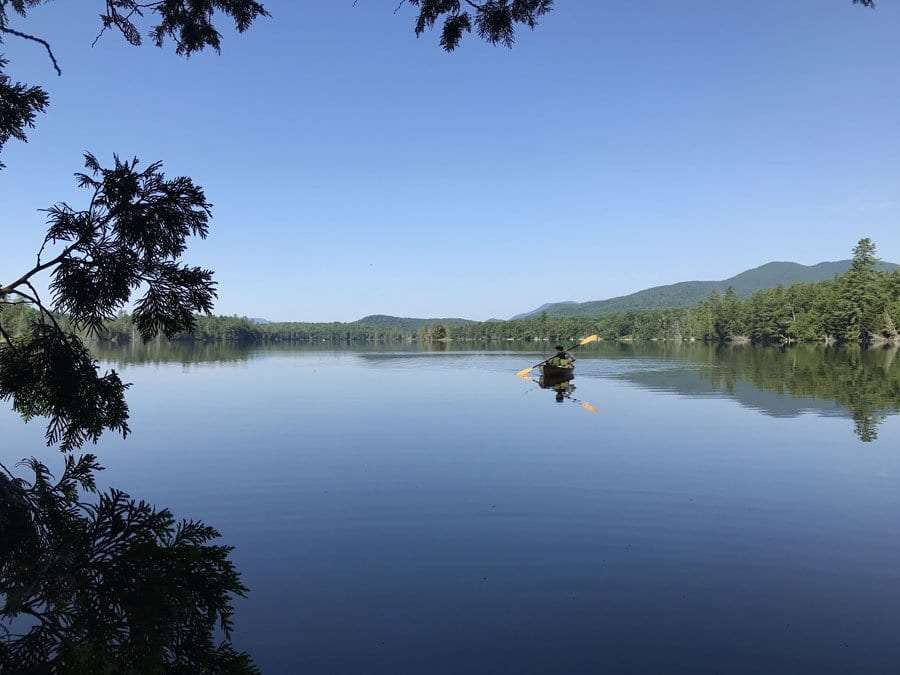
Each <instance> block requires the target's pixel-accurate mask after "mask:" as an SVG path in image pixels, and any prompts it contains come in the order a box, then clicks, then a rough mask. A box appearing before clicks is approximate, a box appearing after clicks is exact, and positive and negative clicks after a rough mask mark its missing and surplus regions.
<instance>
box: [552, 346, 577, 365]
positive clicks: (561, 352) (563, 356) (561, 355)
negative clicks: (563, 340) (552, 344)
mask: <svg viewBox="0 0 900 675" xmlns="http://www.w3.org/2000/svg"><path fill="white" fill-rule="evenodd" d="M547 365H548V366H553V367H554V368H574V367H575V357H574V356H572V355H571V354H569V352H567V351H566V348H565V347H563V346H562V345H556V355H555V356H554V357H553V358H551V359H550V360H549V361H547Z"/></svg>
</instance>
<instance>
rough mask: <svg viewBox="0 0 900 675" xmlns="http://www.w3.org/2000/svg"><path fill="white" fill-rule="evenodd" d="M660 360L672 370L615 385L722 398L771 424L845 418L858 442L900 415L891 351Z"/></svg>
mask: <svg viewBox="0 0 900 675" xmlns="http://www.w3.org/2000/svg"><path fill="white" fill-rule="evenodd" d="M629 352H630V353H629ZM642 352H643V353H644V354H646V350H643V349H635V350H626V351H625V352H623V353H621V354H620V355H631V356H640V355H641V353H642ZM647 355H649V354H647ZM661 355H666V356H669V357H672V358H673V359H677V360H673V362H672V365H671V366H668V365H663V366H662V367H659V368H654V369H639V370H632V371H629V372H625V373H620V374H617V375H615V376H614V377H615V378H616V379H620V380H623V381H626V382H629V383H631V384H635V385H637V386H640V387H643V388H647V389H651V390H653V391H659V392H668V393H674V394H679V395H682V396H690V397H717V398H720V397H722V396H723V395H726V396H728V397H730V398H733V399H734V400H736V401H738V402H739V403H740V404H741V405H744V406H746V407H748V408H751V409H753V410H758V411H759V412H761V413H763V414H765V415H770V416H773V417H796V416H798V415H802V414H804V413H815V414H819V415H823V416H838V417H849V418H851V419H852V420H853V423H854V429H855V432H856V434H857V436H859V438H860V440H862V441H864V442H869V441H873V440H875V439H876V438H877V437H878V427H879V425H880V424H881V423H882V422H883V421H884V419H885V418H886V417H887V416H888V415H891V414H896V413H897V412H900V360H898V359H897V358H896V357H897V349H896V348H891V349H870V350H861V349H858V348H832V347H820V346H813V345H800V346H795V347H786V348H782V349H775V348H758V347H752V346H745V345H734V346H720V347H714V346H707V345H684V346H683V347H682V348H677V347H676V348H668V349H667V348H657V349H656V350H655V351H654V353H653V356H656V357H659V356H661Z"/></svg>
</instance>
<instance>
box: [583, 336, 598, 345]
mask: <svg viewBox="0 0 900 675" xmlns="http://www.w3.org/2000/svg"><path fill="white" fill-rule="evenodd" d="M599 339H600V336H599V335H588V336H587V337H586V338H584V339H583V340H581V341H580V342H579V343H578V345H579V346H584V345H589V344H591V343H592V342H597V340H599Z"/></svg>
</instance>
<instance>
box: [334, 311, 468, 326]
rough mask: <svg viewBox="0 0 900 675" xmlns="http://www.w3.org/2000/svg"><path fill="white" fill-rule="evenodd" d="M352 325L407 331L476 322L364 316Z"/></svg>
mask: <svg viewBox="0 0 900 675" xmlns="http://www.w3.org/2000/svg"><path fill="white" fill-rule="evenodd" d="M351 323H352V324H354V325H360V326H385V327H387V326H390V327H397V328H403V329H406V330H418V329H419V328H423V327H425V326H433V325H435V324H438V323H439V324H442V325H444V326H458V325H460V324H464V323H474V321H472V320H470V319H414V318H410V317H404V316H388V315H386V314H370V315H369V316H364V317H363V318H361V319H360V320H359V321H353V322H351Z"/></svg>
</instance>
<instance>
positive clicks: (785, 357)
mask: <svg viewBox="0 0 900 675" xmlns="http://www.w3.org/2000/svg"><path fill="white" fill-rule="evenodd" d="M93 350H94V353H95V355H96V356H97V358H99V359H100V360H101V361H105V362H108V363H112V364H115V365H116V366H124V365H128V364H162V363H180V364H182V365H184V366H190V365H191V364H200V363H222V364H240V363H245V362H249V361H252V360H253V359H255V358H260V357H263V356H268V355H273V354H279V353H284V354H297V353H309V352H322V353H335V352H346V353H348V354H353V355H354V357H355V358H356V360H357V362H358V363H361V364H364V365H366V366H370V367H373V368H384V367H388V366H396V367H404V368H417V367H418V366H420V365H421V364H422V361H421V360H422V359H423V358H426V359H429V366H430V367H434V362H433V361H434V359H440V361H441V365H442V366H445V367H447V368H469V367H479V368H485V367H488V368H489V369H490V370H494V369H497V370H499V371H504V369H506V370H509V371H510V372H514V370H515V369H516V368H518V367H519V366H521V364H522V363H526V364H527V363H528V362H529V361H531V360H538V358H540V357H542V356H543V355H544V354H543V352H544V351H546V346H544V345H541V344H536V343H527V344H516V343H504V344H502V345H483V344H477V343H450V344H449V345H448V344H444V343H437V344H422V345H418V344H405V345H384V344H374V343H373V344H369V345H354V346H353V347H352V348H347V347H342V346H339V345H334V344H332V343H323V344H309V345H306V344H305V345H302V346H298V345H290V344H278V345H266V346H242V345H236V344H231V343H224V342H217V343H207V344H202V343H190V342H165V341H154V342H151V343H149V344H146V345H144V344H140V343H132V344H128V345H121V346H120V345H114V344H97V345H94V346H93ZM897 351H898V350H897V348H896V347H894V348H879V349H868V350H865V349H859V348H855V347H852V348H851V347H825V346H820V345H797V346H791V347H784V348H775V347H754V346H751V345H726V346H720V345H708V344H703V343H690V342H644V343H601V344H598V345H592V346H590V347H589V348H585V349H582V350H580V351H579V374H580V375H582V376H585V377H592V376H594V377H596V376H600V377H606V378H611V379H616V380H620V381H623V382H627V383H630V384H633V385H636V386H639V387H641V388H645V389H648V390H652V391H657V392H665V393H672V394H678V395H682V396H690V397H698V398H704V397H710V398H722V397H723V396H724V397H728V398H732V399H734V400H735V401H737V402H738V403H740V404H741V405H743V406H745V407H747V408H750V409H753V410H756V411H759V412H760V413H762V414H764V415H769V416H772V417H796V416H798V415H803V414H807V413H814V414H818V415H823V416H830V417H847V418H850V419H852V420H853V423H854V427H855V431H856V434H857V435H858V436H859V438H860V439H861V440H863V441H866V442H868V441H873V440H875V439H876V438H877V437H878V427H879V425H880V424H881V423H882V422H883V421H884V419H885V418H886V417H887V416H888V415H893V414H897V413H898V412H900V359H898V358H897ZM483 356H490V357H494V358H496V359H498V362H497V363H495V364H491V365H490V366H486V365H485V361H484V359H483V358H482V357H483ZM472 357H475V358H474V359H473V358H472ZM519 357H521V358H519ZM501 359H506V360H504V361H500V360H501ZM507 360H508V361H509V363H507ZM520 361H521V362H520ZM598 361H599V362H606V363H607V364H611V365H613V366H616V367H615V368H614V369H613V371H614V372H609V371H606V372H603V373H599V372H597V370H598V369H597V368H596V364H597V363H598ZM631 361H633V362H634V364H631V363H627V365H626V366H625V367H619V365H620V364H623V362H631ZM600 370H605V369H602V368H601V369H600ZM565 398H566V397H565V396H564V399H565Z"/></svg>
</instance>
